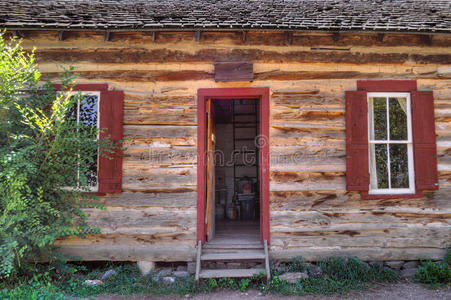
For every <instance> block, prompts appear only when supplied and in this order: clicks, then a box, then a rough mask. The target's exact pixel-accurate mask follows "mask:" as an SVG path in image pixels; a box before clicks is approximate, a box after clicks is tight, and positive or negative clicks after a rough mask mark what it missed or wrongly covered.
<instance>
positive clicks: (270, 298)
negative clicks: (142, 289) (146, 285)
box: [95, 282, 451, 300]
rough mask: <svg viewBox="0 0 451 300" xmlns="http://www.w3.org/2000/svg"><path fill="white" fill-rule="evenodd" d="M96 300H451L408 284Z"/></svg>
mask: <svg viewBox="0 0 451 300" xmlns="http://www.w3.org/2000/svg"><path fill="white" fill-rule="evenodd" d="M95 299H97V300H110V299H111V300H149V299H158V300H160V299H169V300H181V299H195V300H223V299H224V300H233V299H249V300H251V299H259V300H279V299H282V300H291V299H303V300H304V299H305V300H310V299H315V300H319V299H324V300H332V299H362V300H372V299H387V300H388V299H389V300H394V299H400V300H401V299H403V300H404V299H415V300H416V299H421V300H423V299H427V300H429V299H451V287H445V288H441V289H437V290H431V289H428V288H427V287H425V286H423V285H420V284H415V283H410V282H403V283H396V284H386V285H378V286H376V287H373V288H371V289H368V290H365V291H362V292H351V293H349V294H348V295H345V296H341V297H340V296H334V297H328V296H305V297H297V296H288V297H284V296H280V295H271V294H269V295H261V294H260V293H259V292H258V291H256V290H250V291H248V292H246V293H241V292H237V291H229V290H220V291H217V292H214V293H209V294H204V295H197V296H195V297H189V296H188V295H186V296H185V297H178V296H165V297H155V296H143V295H139V296H138V295H136V296H108V295H106V296H100V297H97V298H95Z"/></svg>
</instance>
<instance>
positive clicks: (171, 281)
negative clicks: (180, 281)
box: [161, 276, 175, 285]
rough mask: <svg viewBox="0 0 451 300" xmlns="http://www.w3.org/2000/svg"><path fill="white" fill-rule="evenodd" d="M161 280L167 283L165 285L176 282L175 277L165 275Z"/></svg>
mask: <svg viewBox="0 0 451 300" xmlns="http://www.w3.org/2000/svg"><path fill="white" fill-rule="evenodd" d="M161 281H162V282H163V284H165V285H171V284H173V283H174V282H175V278H174V277H169V276H168V277H163V278H162V279H161Z"/></svg>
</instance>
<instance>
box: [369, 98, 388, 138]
mask: <svg viewBox="0 0 451 300" xmlns="http://www.w3.org/2000/svg"><path fill="white" fill-rule="evenodd" d="M371 102H372V103H373V119H374V124H372V126H371V127H372V128H371V139H372V140H386V139H387V99H386V98H384V97H374V98H371V101H370V103H371Z"/></svg>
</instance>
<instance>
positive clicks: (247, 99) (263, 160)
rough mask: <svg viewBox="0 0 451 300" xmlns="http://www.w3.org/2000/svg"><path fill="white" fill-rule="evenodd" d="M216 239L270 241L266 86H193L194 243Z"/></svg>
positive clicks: (226, 240)
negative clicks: (195, 206)
mask: <svg viewBox="0 0 451 300" xmlns="http://www.w3.org/2000/svg"><path fill="white" fill-rule="evenodd" d="M221 240H222V241H223V242H224V243H229V244H230V243H235V242H236V241H237V240H239V241H242V242H245V243H254V242H255V243H259V245H262V244H264V243H265V242H267V243H268V244H269V243H270V241H269V88H212V89H199V90H198V100H197V243H199V242H200V243H202V244H204V243H205V242H206V241H209V243H208V244H210V243H212V242H219V241H221ZM232 246H233V245H232Z"/></svg>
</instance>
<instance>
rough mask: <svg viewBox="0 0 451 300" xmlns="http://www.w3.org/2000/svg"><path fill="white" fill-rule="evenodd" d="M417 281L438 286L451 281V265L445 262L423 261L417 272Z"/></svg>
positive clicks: (433, 286)
mask: <svg viewBox="0 0 451 300" xmlns="http://www.w3.org/2000/svg"><path fill="white" fill-rule="evenodd" d="M414 279H415V280H416V281H418V282H421V283H426V284H429V285H430V286H431V287H432V288H437V287H441V286H444V285H446V284H449V283H451V267H450V265H449V264H447V263H445V262H436V263H434V262H432V261H430V260H428V261H423V262H421V265H420V266H419V267H418V269H417V272H416V274H415V278H414Z"/></svg>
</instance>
